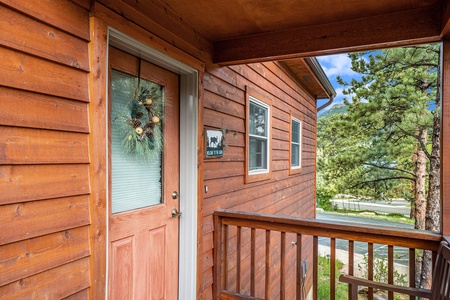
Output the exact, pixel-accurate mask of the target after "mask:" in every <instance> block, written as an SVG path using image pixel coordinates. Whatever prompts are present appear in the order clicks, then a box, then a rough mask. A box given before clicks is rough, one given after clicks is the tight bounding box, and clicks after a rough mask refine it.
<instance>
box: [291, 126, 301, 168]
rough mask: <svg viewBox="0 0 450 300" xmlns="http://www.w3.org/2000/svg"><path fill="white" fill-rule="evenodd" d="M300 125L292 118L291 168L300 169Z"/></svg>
mask: <svg viewBox="0 0 450 300" xmlns="http://www.w3.org/2000/svg"><path fill="white" fill-rule="evenodd" d="M301 131H302V123H301V121H300V120H297V119H295V118H292V121H291V168H292V169H299V168H300V167H301V155H300V154H301V141H302V136H301Z"/></svg>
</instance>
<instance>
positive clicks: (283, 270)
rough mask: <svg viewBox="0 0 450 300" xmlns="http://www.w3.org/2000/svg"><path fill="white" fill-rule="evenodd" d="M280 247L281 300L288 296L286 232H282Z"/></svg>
mask: <svg viewBox="0 0 450 300" xmlns="http://www.w3.org/2000/svg"><path fill="white" fill-rule="evenodd" d="M280 248H281V249H280V252H281V253H280V256H281V257H280V264H281V265H280V300H284V299H285V298H286V283H285V281H286V232H282V233H281V246H280Z"/></svg>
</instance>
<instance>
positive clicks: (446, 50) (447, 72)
mask: <svg viewBox="0 0 450 300" xmlns="http://www.w3.org/2000/svg"><path fill="white" fill-rule="evenodd" d="M441 82H442V97H441V100H442V101H441V108H442V111H441V116H442V118H441V120H442V121H441V122H442V127H441V130H442V131H441V163H442V165H441V202H442V214H441V216H442V234H443V235H444V236H445V235H450V218H449V216H450V40H449V39H445V38H444V40H443V42H442V81H441Z"/></svg>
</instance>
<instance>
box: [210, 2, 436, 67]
mask: <svg viewBox="0 0 450 300" xmlns="http://www.w3.org/2000/svg"><path fill="white" fill-rule="evenodd" d="M438 11H439V9H438V8H433V7H432V8H422V9H417V10H413V11H404V12H396V13H392V14H387V15H378V16H371V17H367V18H358V19H354V20H344V21H340V22H336V23H334V24H333V26H330V25H329V24H320V25H315V26H308V27H302V28H295V29H290V30H286V31H279V32H269V33H265V34H258V35H253V36H245V37H238V38H235V39H227V40H222V41H217V42H215V43H214V53H215V56H214V63H217V64H221V65H229V64H242V63H249V62H262V61H269V60H270V61H272V60H283V59H290V58H299V57H312V56H318V55H324V54H336V53H343V52H352V51H361V50H363V49H364V50H368V49H380V48H387V47H399V46H404V45H411V44H419V43H431V42H437V41H439V40H440V33H441V24H440V20H439V18H436V17H435V16H436V15H439V14H438Z"/></svg>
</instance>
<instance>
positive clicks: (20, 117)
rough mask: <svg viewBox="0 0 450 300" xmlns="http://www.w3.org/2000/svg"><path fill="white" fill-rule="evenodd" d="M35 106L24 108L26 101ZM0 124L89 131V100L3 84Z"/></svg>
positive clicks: (0, 102) (1, 89) (0, 98)
mask: <svg viewBox="0 0 450 300" xmlns="http://www.w3.org/2000/svg"><path fill="white" fill-rule="evenodd" d="M18 103H26V105H27V107H32V108H33V109H24V107H23V105H18ZM0 124H1V125H10V126H16V127H32V128H43V129H55V130H63V131H70V132H84V133H88V132H89V126H88V112H87V105H86V103H83V102H79V101H72V100H67V99H61V98H57V97H52V96H47V95H42V94H35V93H31V92H26V91H20V90H15V89H10V88H6V87H1V86H0Z"/></svg>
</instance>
